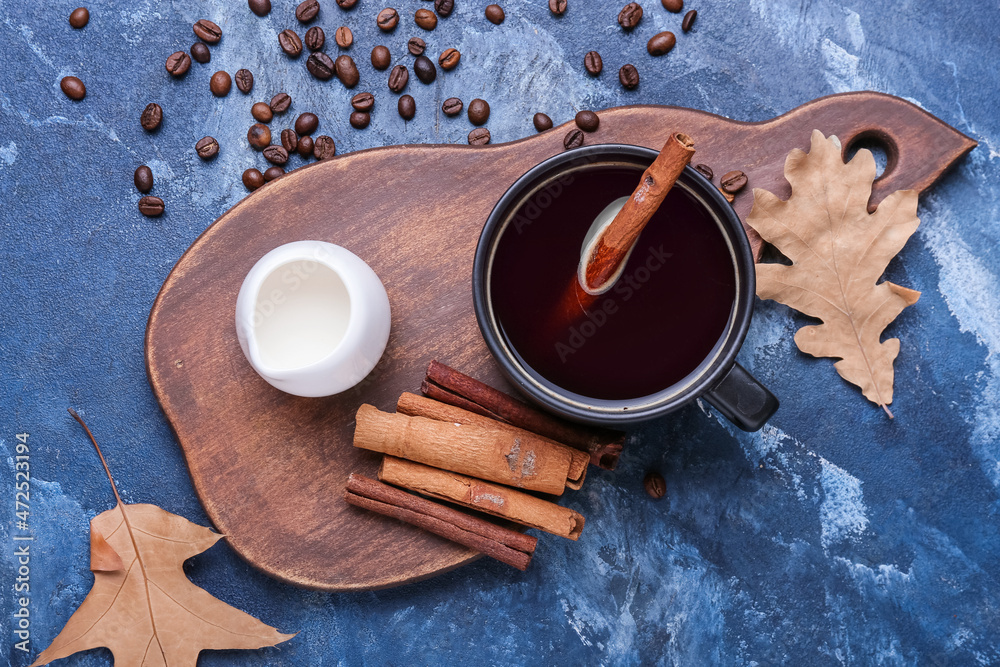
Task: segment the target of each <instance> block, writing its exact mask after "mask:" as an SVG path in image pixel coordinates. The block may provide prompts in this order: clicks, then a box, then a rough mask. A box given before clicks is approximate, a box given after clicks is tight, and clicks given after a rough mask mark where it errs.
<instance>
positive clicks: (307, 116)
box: [295, 111, 319, 136]
mask: <svg viewBox="0 0 1000 667" xmlns="http://www.w3.org/2000/svg"><path fill="white" fill-rule="evenodd" d="M317 127H319V118H318V117H317V116H316V114H314V113H310V112H309V111H307V112H305V113H301V114H299V117H298V118H296V119H295V131H296V132H298V133H299V136H303V135H306V134H312V133H313V132H315V131H316V128H317Z"/></svg>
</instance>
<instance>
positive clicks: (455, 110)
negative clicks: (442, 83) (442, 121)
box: [441, 97, 465, 117]
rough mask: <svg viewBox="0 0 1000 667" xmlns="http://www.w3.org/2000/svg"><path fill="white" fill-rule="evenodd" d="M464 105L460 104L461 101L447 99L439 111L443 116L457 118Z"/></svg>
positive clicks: (454, 98) (455, 98)
mask: <svg viewBox="0 0 1000 667" xmlns="http://www.w3.org/2000/svg"><path fill="white" fill-rule="evenodd" d="M464 106H465V105H464V104H462V100H460V99H458V98H457V97H449V98H448V99H446V100H445V101H444V102H443V103H442V104H441V111H443V112H444V115H445V116H448V117H452V116H457V115H458V114H460V113H462V108H463V107H464Z"/></svg>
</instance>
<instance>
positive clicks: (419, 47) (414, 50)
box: [406, 37, 427, 56]
mask: <svg viewBox="0 0 1000 667" xmlns="http://www.w3.org/2000/svg"><path fill="white" fill-rule="evenodd" d="M406 50H407V51H409V52H410V54H411V55H414V56H422V55H424V51H426V50H427V42H425V41H424V40H422V39H420V38H419V37H410V39H409V41H408V42H406Z"/></svg>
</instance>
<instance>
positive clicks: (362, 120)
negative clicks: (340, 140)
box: [350, 111, 372, 130]
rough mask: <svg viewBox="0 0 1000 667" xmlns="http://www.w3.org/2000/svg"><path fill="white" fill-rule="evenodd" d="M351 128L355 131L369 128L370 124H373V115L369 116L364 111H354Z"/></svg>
mask: <svg viewBox="0 0 1000 667" xmlns="http://www.w3.org/2000/svg"><path fill="white" fill-rule="evenodd" d="M350 122H351V127H353V128H354V129H355V130H363V129H365V128H366V127H368V123H370V122H372V117H371V114H367V113H365V112H364V111H352V112H351V118H350Z"/></svg>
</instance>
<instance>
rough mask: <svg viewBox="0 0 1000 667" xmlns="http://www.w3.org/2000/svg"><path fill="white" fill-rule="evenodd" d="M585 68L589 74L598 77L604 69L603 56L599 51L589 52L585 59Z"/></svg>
mask: <svg viewBox="0 0 1000 667" xmlns="http://www.w3.org/2000/svg"><path fill="white" fill-rule="evenodd" d="M583 66H584V67H585V68H586V69H587V74H589V75H590V76H597V75H598V74H600V73H601V71H602V70H603V69H604V61H603V60H602V59H601V54H600V53H598V52H597V51H587V55H585V56H584V57H583Z"/></svg>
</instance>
